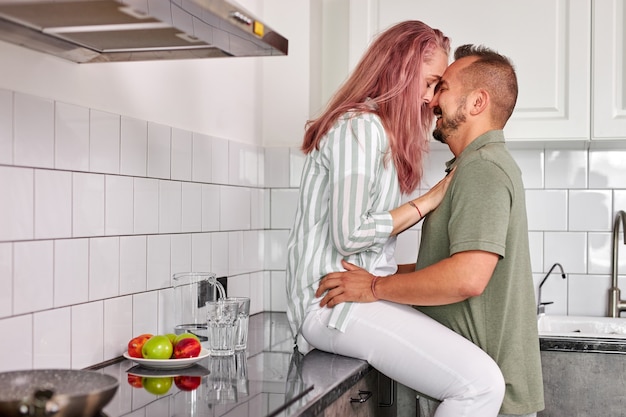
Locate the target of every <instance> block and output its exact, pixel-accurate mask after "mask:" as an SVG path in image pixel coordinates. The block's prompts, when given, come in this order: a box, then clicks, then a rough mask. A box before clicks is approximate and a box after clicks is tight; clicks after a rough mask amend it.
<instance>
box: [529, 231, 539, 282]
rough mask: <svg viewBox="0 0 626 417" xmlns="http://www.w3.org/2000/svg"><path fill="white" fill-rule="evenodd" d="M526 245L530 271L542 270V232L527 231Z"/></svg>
mask: <svg viewBox="0 0 626 417" xmlns="http://www.w3.org/2000/svg"><path fill="white" fill-rule="evenodd" d="M528 246H529V248H530V264H531V267H532V271H533V272H541V271H543V232H528Z"/></svg>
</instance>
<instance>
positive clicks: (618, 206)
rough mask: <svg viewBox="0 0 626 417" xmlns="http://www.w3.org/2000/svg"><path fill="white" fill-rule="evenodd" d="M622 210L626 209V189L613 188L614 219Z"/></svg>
mask: <svg viewBox="0 0 626 417" xmlns="http://www.w3.org/2000/svg"><path fill="white" fill-rule="evenodd" d="M620 210H621V211H626V190H613V214H612V215H613V221H614V220H615V215H616V214H617V212H618V211H620ZM611 224H612V223H611Z"/></svg>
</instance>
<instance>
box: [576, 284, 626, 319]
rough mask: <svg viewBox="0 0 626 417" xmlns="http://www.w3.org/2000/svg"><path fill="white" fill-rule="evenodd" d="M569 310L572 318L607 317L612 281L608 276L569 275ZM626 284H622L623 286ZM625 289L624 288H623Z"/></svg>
mask: <svg viewBox="0 0 626 417" xmlns="http://www.w3.org/2000/svg"><path fill="white" fill-rule="evenodd" d="M568 280H569V293H568V310H567V314H568V315H570V316H593V317H602V316H606V314H607V312H608V306H609V288H610V287H611V280H610V278H609V277H608V276H606V275H576V274H574V275H569V276H568ZM624 284H625V283H624V282H622V283H621V285H624ZM622 288H624V287H622Z"/></svg>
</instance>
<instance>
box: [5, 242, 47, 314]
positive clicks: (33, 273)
mask: <svg viewBox="0 0 626 417" xmlns="http://www.w3.org/2000/svg"><path fill="white" fill-rule="evenodd" d="M52 271H53V245H52V241H51V240H39V241H31V242H15V243H14V244H13V314H14V315H18V314H24V313H30V312H33V311H39V310H45V309H48V308H51V307H52V306H53V300H52V298H53V295H52V294H53V272H52Z"/></svg>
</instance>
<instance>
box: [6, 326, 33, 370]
mask: <svg viewBox="0 0 626 417" xmlns="http://www.w3.org/2000/svg"><path fill="white" fill-rule="evenodd" d="M0 334H4V335H11V339H12V340H19V341H20V348H19V349H15V346H14V345H13V344H12V343H7V342H6V341H5V342H4V343H0V371H2V372H9V371H18V370H23V369H32V367H33V316H32V314H24V315H22V316H16V317H9V318H7V319H3V320H0Z"/></svg>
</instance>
